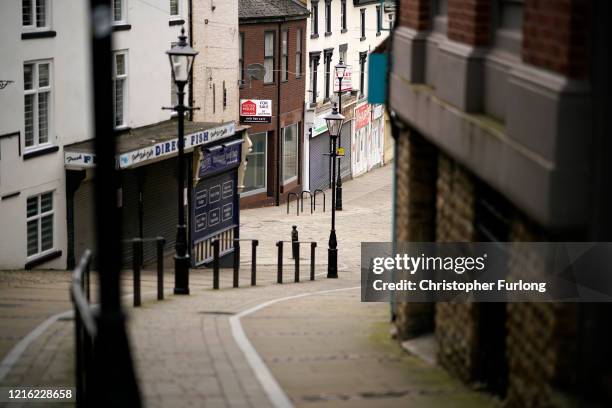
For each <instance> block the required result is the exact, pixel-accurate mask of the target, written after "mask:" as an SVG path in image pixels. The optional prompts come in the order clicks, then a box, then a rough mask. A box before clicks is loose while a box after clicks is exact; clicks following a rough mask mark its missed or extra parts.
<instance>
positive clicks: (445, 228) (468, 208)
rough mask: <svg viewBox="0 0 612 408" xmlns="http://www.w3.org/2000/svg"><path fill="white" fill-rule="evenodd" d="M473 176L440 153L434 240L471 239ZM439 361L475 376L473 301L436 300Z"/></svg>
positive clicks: (463, 375) (456, 371)
mask: <svg viewBox="0 0 612 408" xmlns="http://www.w3.org/2000/svg"><path fill="white" fill-rule="evenodd" d="M474 188H475V186H474V180H473V178H472V176H471V175H470V174H469V173H468V172H467V171H466V170H465V169H463V168H462V167H461V166H460V165H458V164H457V163H456V162H454V161H453V160H451V159H450V158H448V157H447V156H445V155H443V154H440V155H439V159H438V181H437V200H436V208H437V213H436V241H438V242H466V241H468V242H469V241H474V240H475V238H476V233H475V230H474V201H475V197H474ZM436 338H437V341H438V361H439V362H440V364H441V365H442V366H443V367H445V368H446V369H448V370H449V371H451V372H453V373H454V374H456V375H457V376H458V377H460V378H461V379H463V380H464V381H472V380H474V379H475V375H476V372H477V352H478V307H477V305H476V304H473V303H469V304H453V303H437V304H436Z"/></svg>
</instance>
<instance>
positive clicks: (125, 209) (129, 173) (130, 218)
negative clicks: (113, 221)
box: [121, 170, 140, 269]
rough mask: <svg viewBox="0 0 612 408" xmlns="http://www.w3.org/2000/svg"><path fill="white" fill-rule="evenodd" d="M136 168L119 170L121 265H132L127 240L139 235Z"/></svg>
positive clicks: (129, 244) (128, 267) (130, 247)
mask: <svg viewBox="0 0 612 408" xmlns="http://www.w3.org/2000/svg"><path fill="white" fill-rule="evenodd" d="M136 172H137V170H124V171H122V172H121V190H122V198H121V201H122V207H121V216H122V223H121V232H122V234H123V242H122V246H121V248H122V251H123V258H122V259H123V267H124V269H130V268H131V267H132V244H131V243H130V242H128V241H129V240H131V239H132V238H138V237H139V236H140V228H139V224H140V223H139V215H138V200H139V194H138V176H137V173H136Z"/></svg>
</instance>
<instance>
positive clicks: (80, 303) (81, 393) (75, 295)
mask: <svg viewBox="0 0 612 408" xmlns="http://www.w3.org/2000/svg"><path fill="white" fill-rule="evenodd" d="M90 264H91V251H90V250H89V249H88V250H86V251H85V253H84V254H83V256H82V257H81V260H80V261H79V264H78V265H77V267H76V268H75V269H74V271H73V273H72V283H71V285H70V297H71V299H72V303H73V306H74V329H75V349H76V372H75V374H76V403H77V406H79V407H84V406H86V402H87V401H88V397H87V395H88V393H89V389H90V387H91V384H90V383H91V379H92V376H93V375H94V370H93V342H94V339H95V337H96V334H97V326H96V320H95V316H94V311H93V308H92V306H91V305H90V303H89V301H90V294H91V292H90V286H91V283H90Z"/></svg>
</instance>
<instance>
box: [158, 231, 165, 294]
mask: <svg viewBox="0 0 612 408" xmlns="http://www.w3.org/2000/svg"><path fill="white" fill-rule="evenodd" d="M165 244H166V240H165V239H164V238H163V237H157V300H163V299H164V245H165Z"/></svg>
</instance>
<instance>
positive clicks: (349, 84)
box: [334, 65, 353, 92]
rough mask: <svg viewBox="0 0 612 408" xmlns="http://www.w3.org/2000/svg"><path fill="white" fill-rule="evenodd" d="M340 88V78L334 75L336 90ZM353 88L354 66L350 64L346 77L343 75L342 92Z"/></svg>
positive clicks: (347, 67)
mask: <svg viewBox="0 0 612 408" xmlns="http://www.w3.org/2000/svg"><path fill="white" fill-rule="evenodd" d="M339 89H340V80H339V79H338V78H336V76H335V75H334V92H338V90H339ZM352 90H353V68H352V67H351V66H350V65H347V66H346V70H345V71H344V77H342V92H348V91H352Z"/></svg>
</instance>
